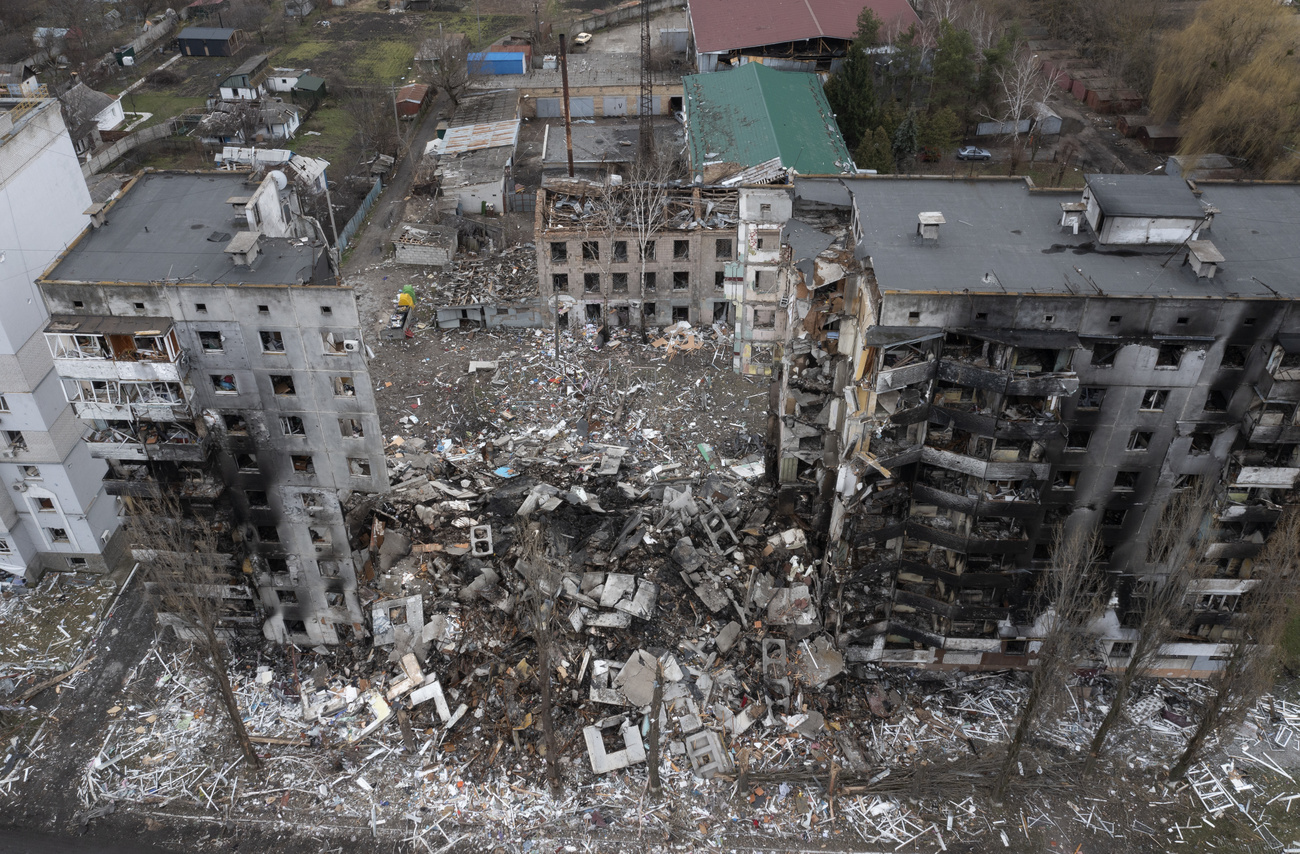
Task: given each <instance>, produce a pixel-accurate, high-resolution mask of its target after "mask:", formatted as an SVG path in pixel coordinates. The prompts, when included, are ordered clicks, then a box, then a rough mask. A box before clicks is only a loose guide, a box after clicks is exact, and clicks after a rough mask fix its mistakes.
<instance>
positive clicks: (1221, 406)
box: [1205, 389, 1228, 412]
mask: <svg viewBox="0 0 1300 854" xmlns="http://www.w3.org/2000/svg"><path fill="white" fill-rule="evenodd" d="M1205 411H1206V412H1227V411H1228V393H1227V392H1224V391H1220V390H1218V389H1210V393H1209V394H1207V395H1206V396H1205Z"/></svg>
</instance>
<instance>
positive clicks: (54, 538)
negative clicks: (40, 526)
mask: <svg viewBox="0 0 1300 854" xmlns="http://www.w3.org/2000/svg"><path fill="white" fill-rule="evenodd" d="M45 533H46V534H48V535H49V538H50V542H51V543H70V542H72V541H71V540H70V539H69V538H68V529H67V528H46V529H45Z"/></svg>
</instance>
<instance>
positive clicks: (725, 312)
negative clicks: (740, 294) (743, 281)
mask: <svg viewBox="0 0 1300 854" xmlns="http://www.w3.org/2000/svg"><path fill="white" fill-rule="evenodd" d="M713 322H714V323H730V322H731V303H729V302H715V303H714V304H713Z"/></svg>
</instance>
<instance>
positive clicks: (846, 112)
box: [826, 44, 879, 151]
mask: <svg viewBox="0 0 1300 854" xmlns="http://www.w3.org/2000/svg"><path fill="white" fill-rule="evenodd" d="M871 69H872V61H871V57H870V56H868V55H867V54H865V53H863V52H862V50H861V48H859V47H858V46H857V45H856V44H853V45H850V46H849V55H848V56H846V57H845V58H844V64H843V65H841V66H840V70H839V71H836V72H835V73H834V74H832V75H831V79H830V80H828V81H827V82H826V100H827V101H829V102H830V105H831V110H833V111H834V112H835V121H836V123H837V124H839V126H840V134H841V135H842V136H843V137H844V143H845V145H847V146H848V147H849V150H850V151H853V150H854V149H856V148H857V146H858V145H859V144H860V143H861V142H862V138H863V136H864V135H867V134H870V133H871V128H873V127H875V125H876V124H877V122H878V119H879V116H878V115H877V111H878V109H879V104H878V103H877V101H876V86H875V83H874V82H873V81H872V79H871Z"/></svg>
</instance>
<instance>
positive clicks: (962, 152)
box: [957, 145, 993, 160]
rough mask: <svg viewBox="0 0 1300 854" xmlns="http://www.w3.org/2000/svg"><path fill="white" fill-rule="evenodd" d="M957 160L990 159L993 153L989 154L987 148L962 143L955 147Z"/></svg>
mask: <svg viewBox="0 0 1300 854" xmlns="http://www.w3.org/2000/svg"><path fill="white" fill-rule="evenodd" d="M957 159H958V160H992V159H993V155H992V154H989V152H988V149H985V148H976V147H975V146H973V145H963V146H962V147H961V148H959V149H957Z"/></svg>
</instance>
